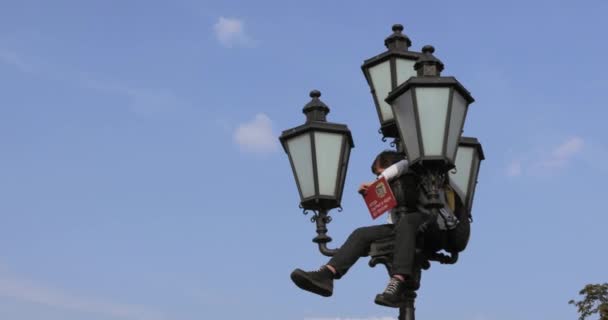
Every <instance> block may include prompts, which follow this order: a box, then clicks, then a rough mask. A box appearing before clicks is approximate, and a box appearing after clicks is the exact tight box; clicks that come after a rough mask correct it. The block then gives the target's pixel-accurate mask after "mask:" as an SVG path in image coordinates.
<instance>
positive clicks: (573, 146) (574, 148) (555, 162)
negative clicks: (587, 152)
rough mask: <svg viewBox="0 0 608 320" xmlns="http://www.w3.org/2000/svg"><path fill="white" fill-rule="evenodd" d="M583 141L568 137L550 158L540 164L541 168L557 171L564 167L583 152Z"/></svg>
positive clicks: (578, 138)
mask: <svg viewBox="0 0 608 320" xmlns="http://www.w3.org/2000/svg"><path fill="white" fill-rule="evenodd" d="M584 144H585V143H584V141H583V139H582V138H580V137H570V138H568V139H566V140H565V141H564V142H562V143H561V144H560V145H558V146H557V147H555V148H554V149H553V150H552V151H551V154H550V157H549V158H548V159H546V160H544V161H542V162H541V163H540V166H541V167H544V168H547V169H557V168H563V167H565V166H566V165H567V164H568V163H569V162H570V160H571V159H572V158H573V157H574V156H575V155H577V154H578V153H580V152H581V151H582V150H583V146H584Z"/></svg>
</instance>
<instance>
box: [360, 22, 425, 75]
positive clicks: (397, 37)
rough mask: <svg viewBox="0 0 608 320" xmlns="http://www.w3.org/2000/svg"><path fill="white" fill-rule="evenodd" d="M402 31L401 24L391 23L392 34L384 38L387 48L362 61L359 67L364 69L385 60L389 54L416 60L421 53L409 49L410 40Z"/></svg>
mask: <svg viewBox="0 0 608 320" xmlns="http://www.w3.org/2000/svg"><path fill="white" fill-rule="evenodd" d="M402 32H403V26H402V25H400V24H395V25H393V34H391V35H390V36H388V37H387V38H386V39H385V40H384V45H385V46H386V48H387V50H386V51H385V52H383V53H381V54H378V55H376V56H373V57H371V58H369V59H366V60H365V61H363V65H362V66H361V69H363V70H364V71H365V69H366V68H370V67H373V66H374V65H376V64H378V63H381V62H383V61H386V60H387V59H388V58H390V57H391V56H397V57H402V58H405V59H408V60H418V58H419V57H420V55H421V54H420V53H419V52H415V51H409V47H410V46H411V45H412V41H411V40H410V38H409V37H408V36H407V35H405V34H403V33H402Z"/></svg>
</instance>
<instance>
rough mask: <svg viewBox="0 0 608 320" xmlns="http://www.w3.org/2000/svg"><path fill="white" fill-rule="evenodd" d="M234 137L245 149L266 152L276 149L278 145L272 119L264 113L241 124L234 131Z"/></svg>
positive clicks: (242, 148)
mask: <svg viewBox="0 0 608 320" xmlns="http://www.w3.org/2000/svg"><path fill="white" fill-rule="evenodd" d="M233 138H234V142H235V143H236V144H237V145H238V146H239V147H240V148H241V150H243V151H251V152H257V153H265V152H272V151H275V150H276V149H277V146H278V144H277V139H276V137H275V136H274V135H273V133H272V121H271V120H270V118H269V117H268V116H267V115H265V114H263V113H259V114H257V115H256V116H255V117H254V118H253V119H252V120H251V121H248V122H246V123H243V124H241V125H239V126H238V127H237V128H236V130H235V131H234V136H233Z"/></svg>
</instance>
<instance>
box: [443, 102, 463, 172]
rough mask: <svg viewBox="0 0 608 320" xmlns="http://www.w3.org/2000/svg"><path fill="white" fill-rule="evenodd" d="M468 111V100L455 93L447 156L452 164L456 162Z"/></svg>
mask: <svg viewBox="0 0 608 320" xmlns="http://www.w3.org/2000/svg"><path fill="white" fill-rule="evenodd" d="M466 111H467V102H466V100H465V99H464V98H463V97H462V96H461V95H460V93H458V92H456V91H454V96H453V97H452V114H451V115H450V128H449V133H448V149H447V156H448V157H449V158H450V160H451V161H452V162H453V161H454V155H455V153H456V148H457V147H458V141H460V136H461V135H462V126H463V124H464V116H465V114H466Z"/></svg>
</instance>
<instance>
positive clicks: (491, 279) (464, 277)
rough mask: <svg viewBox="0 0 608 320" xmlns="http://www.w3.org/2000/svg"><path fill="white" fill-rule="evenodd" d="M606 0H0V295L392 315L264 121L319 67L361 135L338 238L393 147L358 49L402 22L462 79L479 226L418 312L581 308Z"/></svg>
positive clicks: (197, 309) (602, 234) (601, 113)
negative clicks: (304, 210)
mask: <svg viewBox="0 0 608 320" xmlns="http://www.w3.org/2000/svg"><path fill="white" fill-rule="evenodd" d="M607 13H608V2H606V1H600V0H595V1H594V0H590V1H518V0H516V1H508V2H507V1H502V2H497V1H494V2H493V1H472V0H471V1H467V0H465V1H458V2H455V1H426V2H423V1H407V2H406V1H375V2H373V3H372V2H370V1H317V0H311V1H92V0H91V1H76V0H74V1H67V0H66V1H29V0H20V1H8V0H0V195H1V196H0V319H7V320H34V319H36V320H37V319H44V320H54V319H57V320H59V319H60V320H76V319H78V320H80V319H91V320H115V319H116V320H120V319H125V320H193V319H240V318H245V317H247V318H249V319H260V320H262V319H264V320H274V319H277V320H278V319H281V320H286V319H289V320H321V319H323V320H345V319H351V320H352V319H356V320H373V319H376V320H380V319H382V320H385V319H393V318H395V317H396V315H397V312H396V310H394V309H389V308H384V307H380V306H377V305H375V304H374V303H373V298H374V296H375V294H376V293H379V292H380V291H381V290H382V289H383V288H384V285H385V283H386V279H387V276H386V273H385V271H384V270H383V269H382V268H375V269H372V268H369V267H368V266H367V259H362V260H361V261H360V262H359V264H358V265H356V266H355V267H354V268H353V269H352V270H351V271H350V272H349V273H348V275H347V276H346V277H344V278H343V279H342V280H340V281H339V282H337V283H336V287H335V290H334V296H333V297H331V298H328V299H325V298H321V297H318V296H315V295H312V294H310V293H307V292H303V291H301V290H299V289H297V288H296V287H295V286H294V285H293V284H292V283H291V281H290V280H289V273H290V272H291V270H292V269H294V268H296V267H301V268H305V269H313V268H317V267H318V266H319V265H321V264H322V263H324V262H325V261H326V259H325V258H324V257H322V256H321V255H320V254H319V253H318V251H317V249H316V248H315V247H314V245H313V243H312V242H311V239H312V238H313V237H314V235H315V232H314V225H313V224H311V223H310V222H309V217H305V216H303V215H302V214H301V211H300V210H299V209H298V202H299V198H298V195H297V190H296V186H295V183H294V180H293V177H292V175H291V169H290V168H289V164H288V161H287V158H286V155H285V154H284V152H283V151H282V150H281V148H280V146H279V144H278V140H277V137H278V135H279V134H280V132H281V130H283V129H287V128H290V127H293V126H296V125H299V124H301V123H303V121H304V116H303V115H302V114H301V109H302V107H303V106H304V105H305V104H306V103H307V102H308V101H309V99H310V98H309V97H308V93H309V91H310V90H312V89H319V90H320V91H321V92H322V93H323V95H322V97H321V99H322V100H323V101H324V102H325V103H326V104H327V105H329V107H330V108H331V113H330V114H329V120H330V121H334V122H339V123H346V124H348V126H349V128H350V129H351V131H352V134H353V138H354V141H355V145H356V147H355V149H353V153H352V156H351V160H350V164H349V175H348V177H347V183H346V187H345V191H344V199H343V202H342V204H343V207H344V211H343V212H341V213H335V212H334V213H332V215H333V217H334V221H333V222H332V223H331V224H330V225H329V230H330V232H329V234H330V236H332V237H333V238H334V241H333V242H332V243H331V245H332V247H335V246H338V245H339V244H341V243H342V241H344V239H345V238H346V237H347V236H348V234H349V232H350V231H351V230H353V229H354V228H356V227H359V226H363V225H368V224H373V223H382V222H383V221H381V220H382V219H378V221H371V219H370V217H369V214H368V213H367V210H366V208H365V206H364V203H363V202H362V201H361V198H360V196H358V195H357V193H356V188H357V186H358V184H359V183H360V182H362V181H366V180H369V179H371V178H373V177H372V175H371V173H370V172H369V164H370V161H371V160H372V159H373V157H374V156H375V155H376V154H377V152H379V151H380V150H382V149H385V148H387V147H388V143H383V142H382V141H381V140H380V136H379V135H378V134H377V129H378V126H379V125H378V120H377V117H376V113H375V110H374V108H373V103H372V99H371V96H370V94H369V88H368V87H367V84H366V82H365V80H364V77H363V75H362V73H361V70H360V65H361V63H362V62H363V60H364V59H366V58H369V57H371V56H374V55H376V54H378V53H380V52H382V51H384V46H383V40H384V38H385V37H386V36H388V35H389V34H390V27H391V25H392V24H394V23H402V24H403V25H404V26H405V33H406V34H407V35H408V36H409V37H410V38H411V39H412V42H413V46H412V49H413V50H420V49H421V48H422V46H424V45H426V44H432V45H434V46H435V48H436V52H435V54H436V56H437V57H439V58H440V59H441V60H442V61H443V62H444V63H445V65H446V69H445V71H444V72H443V74H444V75H453V76H456V77H457V78H458V79H459V80H460V81H461V82H462V83H463V84H464V85H465V86H466V87H467V88H468V89H469V91H471V93H472V95H473V96H474V97H475V99H476V102H475V103H474V104H473V105H471V107H470V109H469V114H468V118H467V122H466V124H465V135H467V136H475V137H477V138H479V140H480V141H481V142H482V143H483V146H484V151H485V153H486V157H487V160H486V161H485V162H484V163H483V165H482V169H481V173H480V178H479V185H478V189H477V193H476V200H475V201H476V202H475V207H474V212H473V214H474V217H475V222H474V224H473V226H472V227H473V231H472V237H471V242H470V244H469V246H468V248H467V250H466V251H465V252H464V253H463V254H462V255H461V259H460V261H459V262H458V264H456V265H454V266H441V265H433V266H432V267H431V269H430V270H428V271H427V272H425V274H424V275H423V283H422V288H421V289H420V290H419V297H418V299H417V316H418V318H419V319H438V318H446V317H449V318H450V319H455V320H460V319H462V320H464V319H470V320H503V319H522V320H526V319H535V320H536V319H554V320H562V319H563V320H566V319H575V317H576V312H575V308H574V307H572V306H570V305H568V304H567V301H568V300H570V299H572V298H576V297H577V292H578V290H579V289H580V288H582V287H583V286H584V285H585V284H587V283H599V282H606V281H608V279H607V278H606V275H607V273H606V270H607V269H608V268H607V265H608V258H607V257H606V254H605V251H606V249H605V247H606V245H605V239H606V225H608V211H607V209H606V205H605V203H606V198H607V197H608V191H607V190H608V189H607V187H606V181H608V180H607V179H608V167H606V165H605V164H604V163H603V161H605V159H606V158H608V135H607V134H606V133H605V130H606V118H608V112H607V111H606V110H607V109H606V107H607V105H606V101H608V91H607V90H606V88H607V87H608V76H607V74H608V64H607V63H606V59H605V57H606V55H607V54H608V45H607V44H606V41H604V40H603V39H604V33H605V31H606V30H608V22H606V19H605V16H606V14H607Z"/></svg>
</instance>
